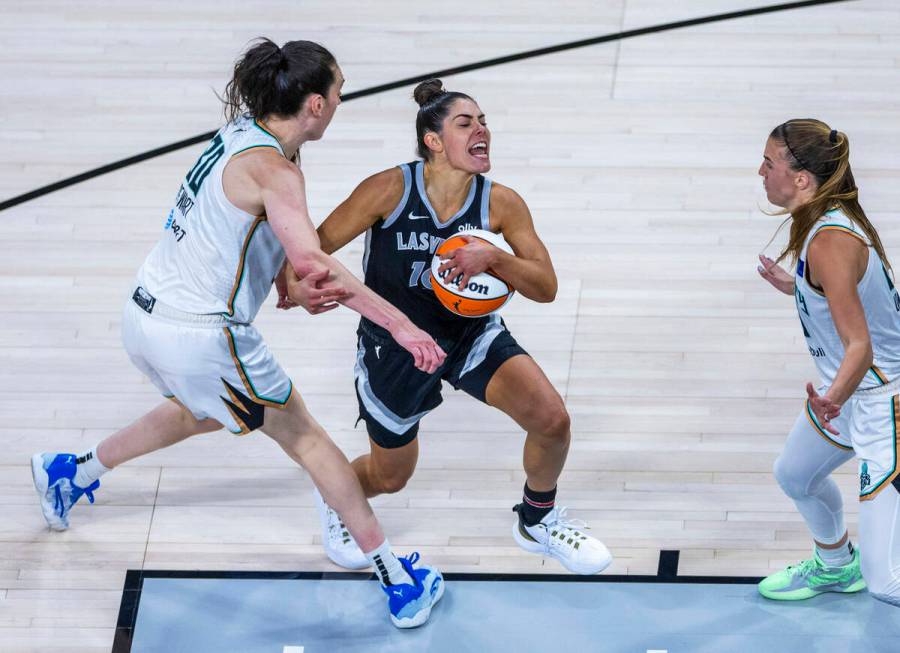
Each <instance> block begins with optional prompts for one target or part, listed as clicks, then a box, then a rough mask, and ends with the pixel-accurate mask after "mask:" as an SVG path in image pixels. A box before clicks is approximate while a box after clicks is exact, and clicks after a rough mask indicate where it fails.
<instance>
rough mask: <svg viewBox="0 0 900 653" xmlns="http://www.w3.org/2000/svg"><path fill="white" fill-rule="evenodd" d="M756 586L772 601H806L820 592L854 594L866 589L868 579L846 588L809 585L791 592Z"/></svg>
mask: <svg viewBox="0 0 900 653" xmlns="http://www.w3.org/2000/svg"><path fill="white" fill-rule="evenodd" d="M756 588H757V589H758V590H759V593H760V594H761V595H762V596H764V597H765V598H767V599H769V600H772V601H805V600H806V599H811V598H813V597H816V596H819V594H828V593H829V592H831V593H834V594H854V593H856V592H861V591H862V590H864V589H866V581H865V580H863V579H862V578H860V579H859V580H858V581H856V582H855V583H853V584H852V585H851V586H850V587H848V588H846V589H827V590H822V591H816V590H813V589H810V588H808V587H802V588H800V589H796V590H793V591H791V592H775V591H771V590H766V589H763V588H762V587H760V586H759V585H757V587H756Z"/></svg>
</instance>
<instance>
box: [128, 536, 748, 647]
mask: <svg viewBox="0 0 900 653" xmlns="http://www.w3.org/2000/svg"><path fill="white" fill-rule="evenodd" d="M678 557H679V551H660V552H659V566H658V567H657V570H658V571H657V573H656V576H650V575H622V574H609V575H597V576H576V575H575V574H494V573H487V574H470V573H447V574H444V580H446V581H447V582H454V583H456V582H461V581H462V582H465V581H481V582H485V581H488V582H498V581H499V582H507V583H509V582H525V583H663V584H679V585H683V584H692V583H693V584H698V585H755V584H757V583H759V581H761V580H762V578H760V577H756V576H679V575H678ZM146 578H163V579H193V580H274V581H278V580H356V581H377V580H378V577H377V576H376V575H375V574H374V573H368V572H352V571H166V570H145V571H140V570H132V569H129V570H128V572H127V573H126V574H125V586H124V588H123V590H122V603H121V605H120V607H119V619H118V622H117V624H116V636H115V640H114V641H113V647H112V653H131V642H132V640H133V638H134V628H135V624H136V623H137V614H138V609H139V607H140V601H141V591H142V590H143V587H144V579H146Z"/></svg>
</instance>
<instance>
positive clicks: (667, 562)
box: [656, 551, 680, 578]
mask: <svg viewBox="0 0 900 653" xmlns="http://www.w3.org/2000/svg"><path fill="white" fill-rule="evenodd" d="M679 555H680V552H679V551H660V552H659V565H658V566H657V567H656V576H657V578H675V577H676V576H677V575H678V556H679Z"/></svg>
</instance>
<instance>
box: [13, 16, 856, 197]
mask: <svg viewBox="0 0 900 653" xmlns="http://www.w3.org/2000/svg"><path fill="white" fill-rule="evenodd" d="M850 1H852V0H804V1H802V2H785V3H782V4H777V5H769V6H765V7H756V8H753V9H741V10H739V11H731V12H728V13H724V14H714V15H712V16H704V17H702V18H691V19H688V20H679V21H676V22H674V23H662V24H660V25H652V26H650V27H641V28H640V29H632V30H627V31H624V32H615V33H613V34H605V35H603V36H595V37H592V38H589V39H581V40H579V41H570V42H569V43H560V44H559V45H551V46H548V47H546V48H538V49H536V50H527V51H525V52H518V53H516V54H510V55H506V56H504V57H496V58H494V59H485V60H484V61H478V62H475V63H470V64H464V65H462V66H457V67H455V68H445V69H443V70H434V71H431V72H428V73H423V74H421V75H416V76H415V77H407V78H406V79H400V80H397V81H395V82H389V83H387V84H381V85H379V86H371V87H369V88H364V89H362V90H360V91H354V92H353V93H347V94H346V95H344V97H343V100H344V102H349V101H350V100H356V99H358V98H362V97H367V96H369V95H375V94H376V93H384V92H385V91H392V90H394V89H397V88H402V87H404V86H409V85H410V84H416V83H418V82H422V81H424V80H426V79H431V78H432V77H447V76H449V75H458V74H460V73H466V72H470V71H472V70H480V69H482V68H489V67H491V66H499V65H501V64H505V63H511V62H513V61H521V60H522V59H531V58H533V57H541V56H543V55H546V54H554V53H556V52H564V51H565V50H574V49H575V48H583V47H587V46H589V45H598V44H600V43H609V42H610V41H621V40H623V39H628V38H633V37H635V36H643V35H645V34H654V33H656V32H666V31H669V30H673V29H681V28H684V27H693V26H694V25H703V24H705V23H715V22H719V21H723V20H732V19H734V18H746V17H748V16H757V15H760V14H770V13H774V12H776V11H787V10H789V9H802V8H804V7H812V6H816V5H827V4H833V3H836V2H850ZM215 134H216V132H215V130H214V131H209V132H205V133H203V134H199V135H197V136H192V137H191V138H186V139H184V140H182V141H177V142H175V143H170V144H169V145H164V146H162V147H157V148H156V149H153V150H149V151H147V152H143V153H141V154H136V155H134V156H131V157H128V158H127V159H122V160H120V161H115V162H113V163H109V164H107V165H105V166H101V167H99V168H94V169H93V170H88V171H87V172H82V173H81V174H79V175H75V176H74V177H69V178H67V179H61V180H60V181H57V182H54V183H52V184H48V185H47V186H41V187H40V188H36V189H35V190H32V191H29V192H27V193H23V194H22V195H17V196H16V197H11V198H10V199H8V200H4V201H3V202H0V211H4V210H6V209H9V208H12V207H14V206H17V205H19V204H23V203H25V202H28V201H30V200H33V199H36V198H38V197H42V196H43V195H47V194H49V193H52V192H54V191H57V190H62V189H63V188H68V187H69V186H73V185H75V184H78V183H81V182H82V181H87V180H88V179H93V178H94V177H99V176H101V175H105V174H106V173H108V172H114V171H115V170H120V169H122V168H126V167H128V166H130V165H134V164H135V163H140V162H142V161H147V160H148V159H153V158H156V157H158V156H162V155H163V154H168V153H170V152H175V151H176V150H180V149H182V148H185V147H190V146H191V145H196V144H197V143H202V142H204V141H208V140H209V139H211V138H212V137H213V136H215Z"/></svg>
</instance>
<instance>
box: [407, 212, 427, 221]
mask: <svg viewBox="0 0 900 653" xmlns="http://www.w3.org/2000/svg"><path fill="white" fill-rule="evenodd" d="M408 217H409V219H410V220H431V216H430V215H414V214H413V212H412V211H410V212H409V216H408Z"/></svg>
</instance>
